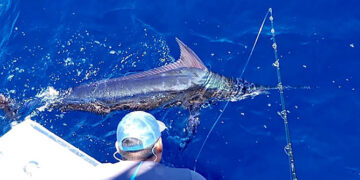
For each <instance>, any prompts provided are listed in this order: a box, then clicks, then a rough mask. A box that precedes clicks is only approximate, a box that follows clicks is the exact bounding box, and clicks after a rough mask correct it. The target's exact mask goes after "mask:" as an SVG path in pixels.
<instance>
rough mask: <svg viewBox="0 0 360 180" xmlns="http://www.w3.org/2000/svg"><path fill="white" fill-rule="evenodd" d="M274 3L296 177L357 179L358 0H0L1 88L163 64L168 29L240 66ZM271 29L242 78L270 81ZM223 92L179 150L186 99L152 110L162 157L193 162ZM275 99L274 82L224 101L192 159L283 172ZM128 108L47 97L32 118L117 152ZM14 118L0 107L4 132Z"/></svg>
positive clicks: (254, 173) (24, 88)
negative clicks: (75, 107)
mask: <svg viewBox="0 0 360 180" xmlns="http://www.w3.org/2000/svg"><path fill="white" fill-rule="evenodd" d="M270 7H271V8H272V9H273V13H274V26H275V32H276V35H277V36H276V37H277V45H278V51H279V56H280V67H281V68H280V69H281V74H282V80H283V84H284V85H285V86H291V87H295V88H293V89H286V90H285V92H284V93H285V102H286V107H287V109H288V112H289V114H288V118H289V128H290V134H291V138H292V145H293V152H294V157H295V165H296V173H297V176H298V178H299V179H334V180H338V179H341V180H352V179H360V153H359V152H360V71H359V69H360V59H359V57H360V33H359V32H360V11H359V7H360V2H359V1H356V0H346V1H340V0H326V1H325V0H314V1H309V0H305V1H299V0H297V1H280V0H276V1H265V0H263V1H244V0H231V1H215V0H208V1H200V0H192V1H180V0H168V1H159V0H154V1H145V0H116V1H115V0H106V1H100V0H88V1H79V0H78V1H76V0H61V1H51V0H32V1H30V0H0V69H1V70H0V84H1V85H0V93H3V94H5V95H6V96H8V97H11V98H13V99H15V100H16V101H17V102H23V101H26V100H29V99H31V98H33V97H35V96H36V95H39V94H41V93H43V92H44V91H45V90H46V89H48V88H49V87H53V88H55V89H56V90H58V91H64V90H66V89H68V88H71V87H74V86H78V85H80V84H83V83H89V82H94V81H97V80H102V79H109V78H115V77H121V76H123V75H126V74H129V73H135V72H141V71H144V70H148V69H151V68H154V67H159V66H161V65H164V64H167V63H170V62H174V61H175V60H176V59H178V58H179V47H178V45H177V44H176V41H175V37H178V38H179V39H181V40H182V41H183V42H184V43H185V44H187V45H188V46H189V47H190V48H192V49H193V50H194V51H195V52H196V53H197V55H198V56H199V57H200V58H201V59H202V61H203V62H204V64H205V65H206V66H207V67H208V68H209V69H210V70H211V71H214V72H217V73H219V74H222V75H224V76H227V77H232V78H237V77H240V74H241V72H242V69H243V67H244V65H245V62H246V60H247V58H248V56H249V53H250V50H251V47H252V45H253V42H254V41H255V38H256V35H257V32H258V30H259V28H260V25H261V22H262V20H263V18H264V16H265V14H266V12H267V11H268V9H269V8H270ZM270 29H271V26H270V22H269V21H268V20H267V21H266V22H265V25H264V29H263V32H262V33H261V35H260V37H259V41H258V43H257V46H256V48H255V50H254V54H253V56H252V58H251V60H250V62H249V64H248V66H247V68H246V69H245V73H244V75H243V78H244V79H246V80H247V81H249V82H252V83H255V84H258V85H264V86H271V87H276V86H277V75H276V69H275V68H274V66H273V63H274V61H275V59H274V56H273V49H272V41H271V33H270ZM303 87H309V89H306V88H303ZM225 103H226V102H217V103H214V104H211V105H207V104H206V105H204V106H203V108H202V109H201V113H200V120H201V124H200V127H199V131H198V133H197V134H196V136H195V138H194V139H193V141H192V142H191V143H190V144H189V145H188V146H187V148H186V149H185V150H180V148H179V141H178V139H179V138H181V137H183V136H184V132H183V129H184V127H185V126H186V120H187V118H188V116H189V111H188V110H186V109H182V108H180V107H175V108H170V109H163V108H158V109H154V110H152V111H150V112H151V113H153V114H154V116H155V117H157V118H158V119H160V120H162V121H163V122H165V124H166V125H167V126H168V127H169V129H168V130H167V131H166V132H164V133H163V140H164V154H163V160H162V162H163V163H164V164H166V165H168V166H173V167H186V168H190V169H193V168H194V160H195V158H196V155H197V154H198V152H199V149H200V147H201V145H202V143H203V141H204V139H205V138H206V136H207V133H208V132H209V129H210V128H211V126H212V125H213V123H214V121H215V120H216V117H218V116H219V114H220V113H221V112H222V111H223V108H224V105H225ZM32 110H33V109H31V108H30V109H29V110H28V111H27V110H25V111H23V112H22V113H23V114H24V115H26V114H30V113H31V112H29V111H32ZM279 111H281V103H280V98H279V92H278V91H277V90H270V91H269V92H268V94H261V95H258V96H256V97H254V98H249V99H245V100H242V101H238V102H230V103H229V105H228V108H227V109H226V110H225V111H224V112H223V115H222V117H221V118H220V120H219V122H218V124H217V125H216V126H215V128H214V130H213V132H212V133H211V134H210V135H209V139H208V141H207V143H206V144H205V146H204V149H203V151H202V153H201V154H200V156H199V159H198V163H197V167H196V170H197V171H198V172H199V173H201V174H202V175H203V176H204V177H206V178H207V179H232V180H238V179H254V180H257V179H274V180H275V179H276V180H282V179H290V171H289V161H288V156H287V154H286V153H285V151H284V148H285V146H286V139H285V138H286V136H285V131H284V124H283V119H282V118H281V117H280V116H279V115H278V112H279ZM126 113H127V112H126V111H117V112H113V113H110V114H108V115H98V114H93V113H88V112H79V111H68V112H61V111H59V110H56V109H54V110H52V111H44V112H39V113H38V114H37V115H36V116H34V117H33V120H35V121H37V122H39V123H40V124H42V125H44V126H45V127H46V128H48V129H50V130H51V131H52V132H54V133H55V134H57V135H59V136H60V137H62V138H64V139H65V140H66V141H68V142H70V143H71V144H73V145H74V146H76V147H78V148H80V149H81V150H83V151H84V152H86V153H88V154H89V155H91V156H93V157H94V158H96V159H97V160H99V161H101V162H116V160H115V159H114V158H113V157H112V154H113V152H115V147H114V142H115V139H116V137H115V134H116V127H117V124H118V122H119V120H120V119H121V118H122V117H123V116H124V115H125V114H126ZM10 128H11V121H10V120H9V119H7V118H6V117H5V114H4V113H3V112H0V135H2V134H4V133H6V132H7V131H8V130H9V129H10ZM14 143H15V142H14ZM49 153H51V152H49Z"/></svg>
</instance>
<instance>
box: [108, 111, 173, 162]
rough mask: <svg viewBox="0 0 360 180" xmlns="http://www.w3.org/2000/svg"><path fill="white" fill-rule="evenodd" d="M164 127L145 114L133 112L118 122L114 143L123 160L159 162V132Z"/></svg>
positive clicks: (160, 150)
mask: <svg viewBox="0 0 360 180" xmlns="http://www.w3.org/2000/svg"><path fill="white" fill-rule="evenodd" d="M164 129H166V126H165V125H164V123H162V122H161V121H158V120H156V119H155V117H154V116H153V115H151V114H149V113H147V112H143V111H134V112H131V113H129V114H127V115H125V116H124V117H123V118H122V120H121V121H120V122H119V125H118V128H117V131H116V138H117V141H116V143H115V147H116V150H117V152H118V153H119V154H120V155H121V156H122V159H123V160H138V161H144V160H152V161H156V162H160V160H161V155H162V140H161V132H162V131H163V130H164Z"/></svg>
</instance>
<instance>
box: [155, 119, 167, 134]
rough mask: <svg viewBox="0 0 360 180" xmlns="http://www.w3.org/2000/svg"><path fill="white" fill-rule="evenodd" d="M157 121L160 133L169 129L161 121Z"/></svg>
mask: <svg viewBox="0 0 360 180" xmlns="http://www.w3.org/2000/svg"><path fill="white" fill-rule="evenodd" d="M156 121H157V123H158V125H159V129H160V132H163V131H164V130H165V129H167V127H166V125H165V124H164V123H163V122H161V121H159V120H156Z"/></svg>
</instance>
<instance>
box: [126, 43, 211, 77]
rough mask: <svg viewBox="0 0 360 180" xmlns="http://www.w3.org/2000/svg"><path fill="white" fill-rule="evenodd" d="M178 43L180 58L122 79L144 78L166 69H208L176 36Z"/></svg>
mask: <svg viewBox="0 0 360 180" xmlns="http://www.w3.org/2000/svg"><path fill="white" fill-rule="evenodd" d="M176 41H177V43H178V44H179V47H180V58H179V60H177V61H176V62H173V63H171V64H167V65H164V66H161V67H158V68H154V69H150V70H147V71H144V72H141V73H136V74H131V75H128V76H123V77H121V78H120V79H123V80H125V79H135V78H142V77H147V76H151V75H155V74H160V73H163V72H166V71H170V70H173V69H177V68H185V67H188V68H198V69H203V70H207V68H206V66H205V65H204V64H203V62H202V61H201V60H200V58H199V57H198V56H197V55H196V54H195V53H194V51H192V50H191V49H190V48H188V47H187V46H186V45H185V44H184V43H183V42H181V41H180V40H179V39H178V38H176Z"/></svg>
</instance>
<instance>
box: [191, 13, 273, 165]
mask: <svg viewBox="0 0 360 180" xmlns="http://www.w3.org/2000/svg"><path fill="white" fill-rule="evenodd" d="M269 12H270V10H269V11H267V12H266V14H265V17H264V19H263V21H262V23H261V26H260V28H259V32H258V33H257V36H256V39H255V42H254V44H253V46H252V48H251V51H250V54H249V57H248V58H247V60H246V62H245V65H244V68H243V70H242V71H241V74H240V78H242V76H243V75H244V72H245V69H246V67H247V65H248V64H249V61H250V59H251V57H252V54H253V52H254V50H255V46H256V44H257V42H258V39H259V36H260V34H261V31H262V29H263V27H264V24H265V21H266V19H267V17H268V15H269ZM229 102H230V99H229V100H228V101H226V104H225V106H224V108H223V110H222V111H221V112H220V114H219V116H218V117H217V119H216V120H215V122H214V124H213V125H212V127H211V128H210V130H209V132H208V134H207V135H206V138H205V140H204V142H203V143H202V145H201V148H200V150H199V153H198V154H197V156H196V158H195V161H194V171H196V165H197V162H198V159H199V157H200V154H201V152H202V150H203V149H204V146H205V144H206V142H207V140H208V139H209V136H210V134H211V133H212V131H213V129H214V127H215V126H216V124H217V123H218V121H219V120H220V118H221V116H222V114H223V113H224V111H225V110H226V108H227V106H228V104H229Z"/></svg>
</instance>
